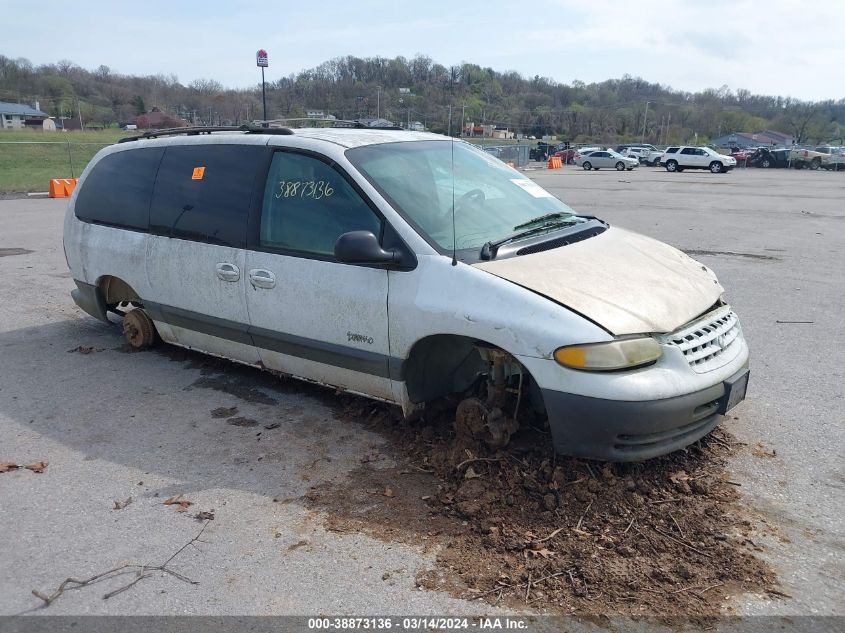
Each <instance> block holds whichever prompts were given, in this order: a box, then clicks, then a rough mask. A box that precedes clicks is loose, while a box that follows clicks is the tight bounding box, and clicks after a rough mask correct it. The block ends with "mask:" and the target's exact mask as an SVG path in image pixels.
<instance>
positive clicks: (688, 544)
mask: <svg viewBox="0 0 845 633" xmlns="http://www.w3.org/2000/svg"><path fill="white" fill-rule="evenodd" d="M651 529H652V530H654V531H655V532H657V533H658V534H660V535H661V536H665V537H666V538H668V539H671V540H673V541H675V542H676V543H680V544H681V545H683V546H684V547H688V548H689V549H691V550H692V551H693V552H695V553H696V554H701V555H702V556H706V557H707V558H713V555H712V554H708V553H707V552H702V551H701V550H700V549H698V548H697V547H695V546H693V545H691V544H690V543H687V542H686V541H684V540H682V539H679V538H676V537H674V536H672V535H671V534H667V533H666V532H663V531H662V530H658V529H657V528H656V527H654V526H653V525H652V526H651Z"/></svg>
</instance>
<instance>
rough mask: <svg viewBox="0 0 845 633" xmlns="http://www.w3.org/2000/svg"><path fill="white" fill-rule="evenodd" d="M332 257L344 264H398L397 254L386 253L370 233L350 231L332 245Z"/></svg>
mask: <svg viewBox="0 0 845 633" xmlns="http://www.w3.org/2000/svg"><path fill="white" fill-rule="evenodd" d="M334 256H335V257H337V259H338V261H341V262H344V263H346V264H394V263H398V262H399V253H397V252H396V251H395V250H392V249H391V250H389V251H386V250H384V249H383V248H382V247H381V244H379V243H378V238H377V237H376V236H375V235H373V233H372V232H371V231H350V232H349V233H344V234H343V235H341V236H340V237H339V238H337V242H335V245H334Z"/></svg>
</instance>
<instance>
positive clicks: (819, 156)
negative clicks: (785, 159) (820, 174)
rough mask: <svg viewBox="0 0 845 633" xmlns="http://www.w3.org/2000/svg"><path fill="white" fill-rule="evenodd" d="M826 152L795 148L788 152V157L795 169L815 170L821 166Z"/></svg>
mask: <svg viewBox="0 0 845 633" xmlns="http://www.w3.org/2000/svg"><path fill="white" fill-rule="evenodd" d="M825 157H827V154H823V153H822V152H817V151H815V150H812V149H802V148H795V149H793V150H792V151H791V152H790V154H789V159H790V161H791V162H792V166H793V167H795V169H805V168H806V169H813V170H816V169H818V168H819V167H821V166H822V161H823V160H824V159H825Z"/></svg>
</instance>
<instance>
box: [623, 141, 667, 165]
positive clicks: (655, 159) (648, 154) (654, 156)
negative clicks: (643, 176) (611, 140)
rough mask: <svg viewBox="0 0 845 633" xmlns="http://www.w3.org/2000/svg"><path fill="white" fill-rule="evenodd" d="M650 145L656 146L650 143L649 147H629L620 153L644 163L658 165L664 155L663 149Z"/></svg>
mask: <svg viewBox="0 0 845 633" xmlns="http://www.w3.org/2000/svg"><path fill="white" fill-rule="evenodd" d="M650 147H654V146H653V145H650V146H649V147H629V148H628V149H626V150H625V151H624V152H620V153H621V154H622V155H623V156H630V157H631V158H636V159H638V160H639V161H640V163H642V164H645V165H651V166H652V167H657V166H658V165H659V164H660V157H661V156H663V150H659V149H650Z"/></svg>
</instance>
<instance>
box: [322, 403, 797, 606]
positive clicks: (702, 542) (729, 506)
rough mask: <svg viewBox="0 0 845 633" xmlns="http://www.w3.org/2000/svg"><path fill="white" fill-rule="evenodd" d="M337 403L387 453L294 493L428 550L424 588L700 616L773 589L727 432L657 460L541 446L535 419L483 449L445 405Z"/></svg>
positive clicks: (340, 521)
mask: <svg viewBox="0 0 845 633" xmlns="http://www.w3.org/2000/svg"><path fill="white" fill-rule="evenodd" d="M342 402H343V405H342V410H341V415H342V417H343V418H344V419H346V420H349V421H352V422H357V423H363V424H365V425H366V426H368V427H369V428H371V429H373V430H375V431H377V432H380V433H381V434H382V435H384V436H385V437H386V438H387V439H388V440H389V441H388V443H387V445H386V446H385V447H384V448H383V449H382V450H383V451H384V453H386V454H384V455H380V454H376V453H374V454H372V455H364V456H362V458H361V466H360V467H359V468H357V469H356V470H355V471H353V473H352V474H351V476H350V478H349V479H348V480H347V481H345V482H344V483H341V484H336V483H335V484H322V485H319V486H316V487H314V488H312V489H311V490H310V491H309V493H308V494H307V495H306V502H307V503H308V505H309V506H310V507H312V508H315V509H320V510H323V511H325V512H326V515H327V516H326V521H327V527H328V529H330V530H333V531H338V532H358V531H363V532H365V533H367V534H369V535H371V536H373V537H376V538H379V539H383V540H386V541H401V542H405V543H410V544H415V545H419V544H423V546H424V548H425V549H428V550H432V551H435V552H436V553H437V566H436V567H435V568H433V569H430V570H425V571H423V572H421V573H419V574H418V575H417V579H416V581H417V584H418V585H419V586H421V587H424V588H427V589H432V590H443V591H448V592H450V593H451V594H453V595H455V596H458V597H461V598H464V599H467V600H484V601H486V602H487V603H489V604H491V605H497V604H502V605H508V606H511V607H518V608H524V607H530V608H534V609H540V610H548V611H551V612H556V613H564V614H568V613H572V614H585V615H586V614H608V615H613V614H623V615H625V614H627V615H660V616H666V615H680V616H685V617H707V616H715V615H718V614H719V613H721V612H722V611H723V608H724V605H725V603H726V601H727V599H728V598H729V596H731V595H736V594H739V593H744V592H767V591H768V592H770V595H773V596H778V595H781V594H779V593H778V592H777V590H776V589H775V582H776V579H775V575H774V573H773V572H772V570H771V569H770V568H769V567H768V566H767V565H766V564H765V563H764V562H763V561H762V560H761V559H760V558H758V557H757V556H755V552H757V551H760V549H761V548H760V546H759V545H758V543H757V542H756V539H758V538H759V536H758V534H760V533H761V532H765V531H766V530H768V528H767V527H766V525H765V523H764V521H763V520H762V519H759V518H755V517H752V516H751V515H750V514H749V513H748V512H747V511H745V510H743V509H742V508H741V507H740V505H739V495H738V492H737V486H738V484H736V483H735V482H732V481H730V480H729V478H728V475H727V473H726V471H725V461H726V460H725V458H726V456H727V455H728V454H729V453H730V452H731V451H738V450H743V449H742V446H741V445H740V444H738V443H737V442H735V441H734V440H733V439H732V438H731V436H730V435H729V434H727V433H726V432H725V431H722V430H720V429H717V430H716V431H715V432H714V433H713V434H711V435H709V436H707V437H706V438H704V439H703V440H701V441H699V442H697V443H695V444H694V445H692V446H690V447H688V449H686V450H685V451H682V452H678V453H675V454H672V455H669V456H666V457H663V458H658V459H654V460H650V461H648V462H645V463H639V464H607V463H601V462H593V461H588V460H578V459H569V458H561V457H559V456H555V455H554V454H553V453H552V452H551V451H550V450H546V449H542V448H538V447H544V446H548V445H549V437H548V435H547V433H548V432H547V430H546V429H544V428H543V426H542V423H541V422H539V421H536V420H523V421H522V429H521V430H520V432H519V433H518V434H517V435H516V436H515V438H514V441H512V443H511V445H509V446H508V447H507V448H506V449H501V450H498V451H491V450H489V449H487V450H485V449H484V447H482V446H478V445H473V446H470V445H467V444H464V445H457V444H456V443H455V438H454V433H453V430H452V422H451V420H452V419H453V417H452V416H453V415H454V408H453V407H451V406H449V405H448V404H446V405H444V407H443V409H442V410H441V411H440V412H439V413H435V414H430V415H429V418H430V419H429V420H426V421H420V422H417V423H408V422H403V421H400V420H399V416H398V414H397V412H396V411H395V410H394V409H392V408H389V407H385V406H381V405H378V404H373V403H372V402H368V401H365V400H362V399H359V398H353V397H344V398H343V400H342ZM431 418H433V419H431ZM385 457H389V458H390V459H391V460H393V461H390V460H388V461H387V462H386V461H385V459H384V458H385ZM387 463H390V464H391V465H390V466H388V467H386V464H387Z"/></svg>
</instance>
